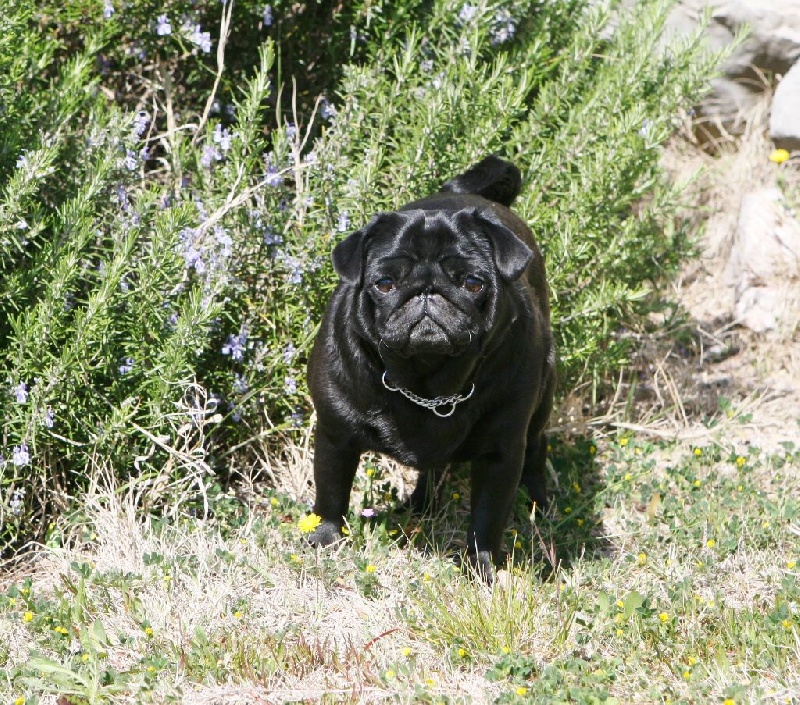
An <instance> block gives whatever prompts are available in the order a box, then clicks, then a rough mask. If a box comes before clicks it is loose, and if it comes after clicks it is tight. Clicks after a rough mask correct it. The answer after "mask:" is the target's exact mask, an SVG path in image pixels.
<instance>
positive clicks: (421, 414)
mask: <svg viewBox="0 0 800 705" xmlns="http://www.w3.org/2000/svg"><path fill="white" fill-rule="evenodd" d="M459 411H460V410H456V411H455V413H453V415H452V416H449V417H447V418H442V417H439V416H437V415H436V414H434V413H433V412H432V411H430V410H428V409H423V408H420V409H419V410H416V409H409V410H405V413H393V414H387V413H386V412H385V410H384V411H383V412H381V413H376V414H375V415H374V416H373V418H372V423H371V424H370V425H369V426H370V430H369V436H370V438H369V439H368V440H369V442H368V445H369V446H370V450H374V451H377V452H379V453H384V454H386V455H389V456H391V457H393V458H395V459H397V460H399V461H400V462H402V463H404V464H406V465H409V466H412V467H416V468H429V467H438V466H442V465H446V464H448V463H450V462H455V461H463V460H467V459H468V458H467V457H465V455H468V454H469V446H470V445H471V441H472V440H473V439H474V429H473V426H474V422H473V419H472V418H470V417H471V415H470V414H468V413H464V412H462V413H459Z"/></svg>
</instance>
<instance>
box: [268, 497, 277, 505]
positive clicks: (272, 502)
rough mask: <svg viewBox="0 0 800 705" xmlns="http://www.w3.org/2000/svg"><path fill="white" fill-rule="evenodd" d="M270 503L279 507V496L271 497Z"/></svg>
mask: <svg viewBox="0 0 800 705" xmlns="http://www.w3.org/2000/svg"><path fill="white" fill-rule="evenodd" d="M269 503H270V504H271V505H272V506H273V507H277V506H278V498H277V497H273V498H272V499H270V500H269Z"/></svg>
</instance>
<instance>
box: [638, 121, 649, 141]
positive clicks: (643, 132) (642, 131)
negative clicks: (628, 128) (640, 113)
mask: <svg viewBox="0 0 800 705" xmlns="http://www.w3.org/2000/svg"><path fill="white" fill-rule="evenodd" d="M649 132H650V121H649V120H647V119H645V120H644V121H643V122H642V127H641V129H640V130H639V135H640V136H641V137H647V135H648V133H649Z"/></svg>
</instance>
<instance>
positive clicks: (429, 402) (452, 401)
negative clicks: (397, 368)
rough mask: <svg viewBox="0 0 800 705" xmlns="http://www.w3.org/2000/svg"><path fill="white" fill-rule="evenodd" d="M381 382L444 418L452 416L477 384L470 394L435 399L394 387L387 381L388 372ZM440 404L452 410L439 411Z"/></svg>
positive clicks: (392, 390) (390, 389)
mask: <svg viewBox="0 0 800 705" xmlns="http://www.w3.org/2000/svg"><path fill="white" fill-rule="evenodd" d="M381 382H383V386H384V387H386V389H388V390H389V391H390V392H400V394H402V395H403V396H404V397H405V398H406V399H408V400H409V401H413V402H414V403H415V404H417V405H419V406H421V407H424V408H425V409H430V410H431V411H432V412H433V413H434V414H436V415H437V416H439V417H441V418H443V419H444V418H447V417H448V416H452V415H453V412H454V411H455V410H456V406H458V405H459V404H460V403H461V402H462V401H466V400H467V399H469V398H470V397H471V396H472V394H473V392H474V391H475V384H474V383H473V384H472V389H470V390H469V394H451V395H450V396H449V397H435V398H434V399H426V398H425V397H421V396H419V395H418V394H414V392H410V391H409V390H408V389H403V388H402V387H392V386H391V385H390V384H389V382H387V381H386V372H384V373H383V377H381ZM440 406H449V407H450V411H448V412H447V413H442V412H440V411H437V409H438V407H440Z"/></svg>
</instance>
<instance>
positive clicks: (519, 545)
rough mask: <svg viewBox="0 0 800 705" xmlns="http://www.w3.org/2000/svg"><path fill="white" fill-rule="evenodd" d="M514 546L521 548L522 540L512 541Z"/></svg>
mask: <svg viewBox="0 0 800 705" xmlns="http://www.w3.org/2000/svg"><path fill="white" fill-rule="evenodd" d="M514 548H522V541H514Z"/></svg>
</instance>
